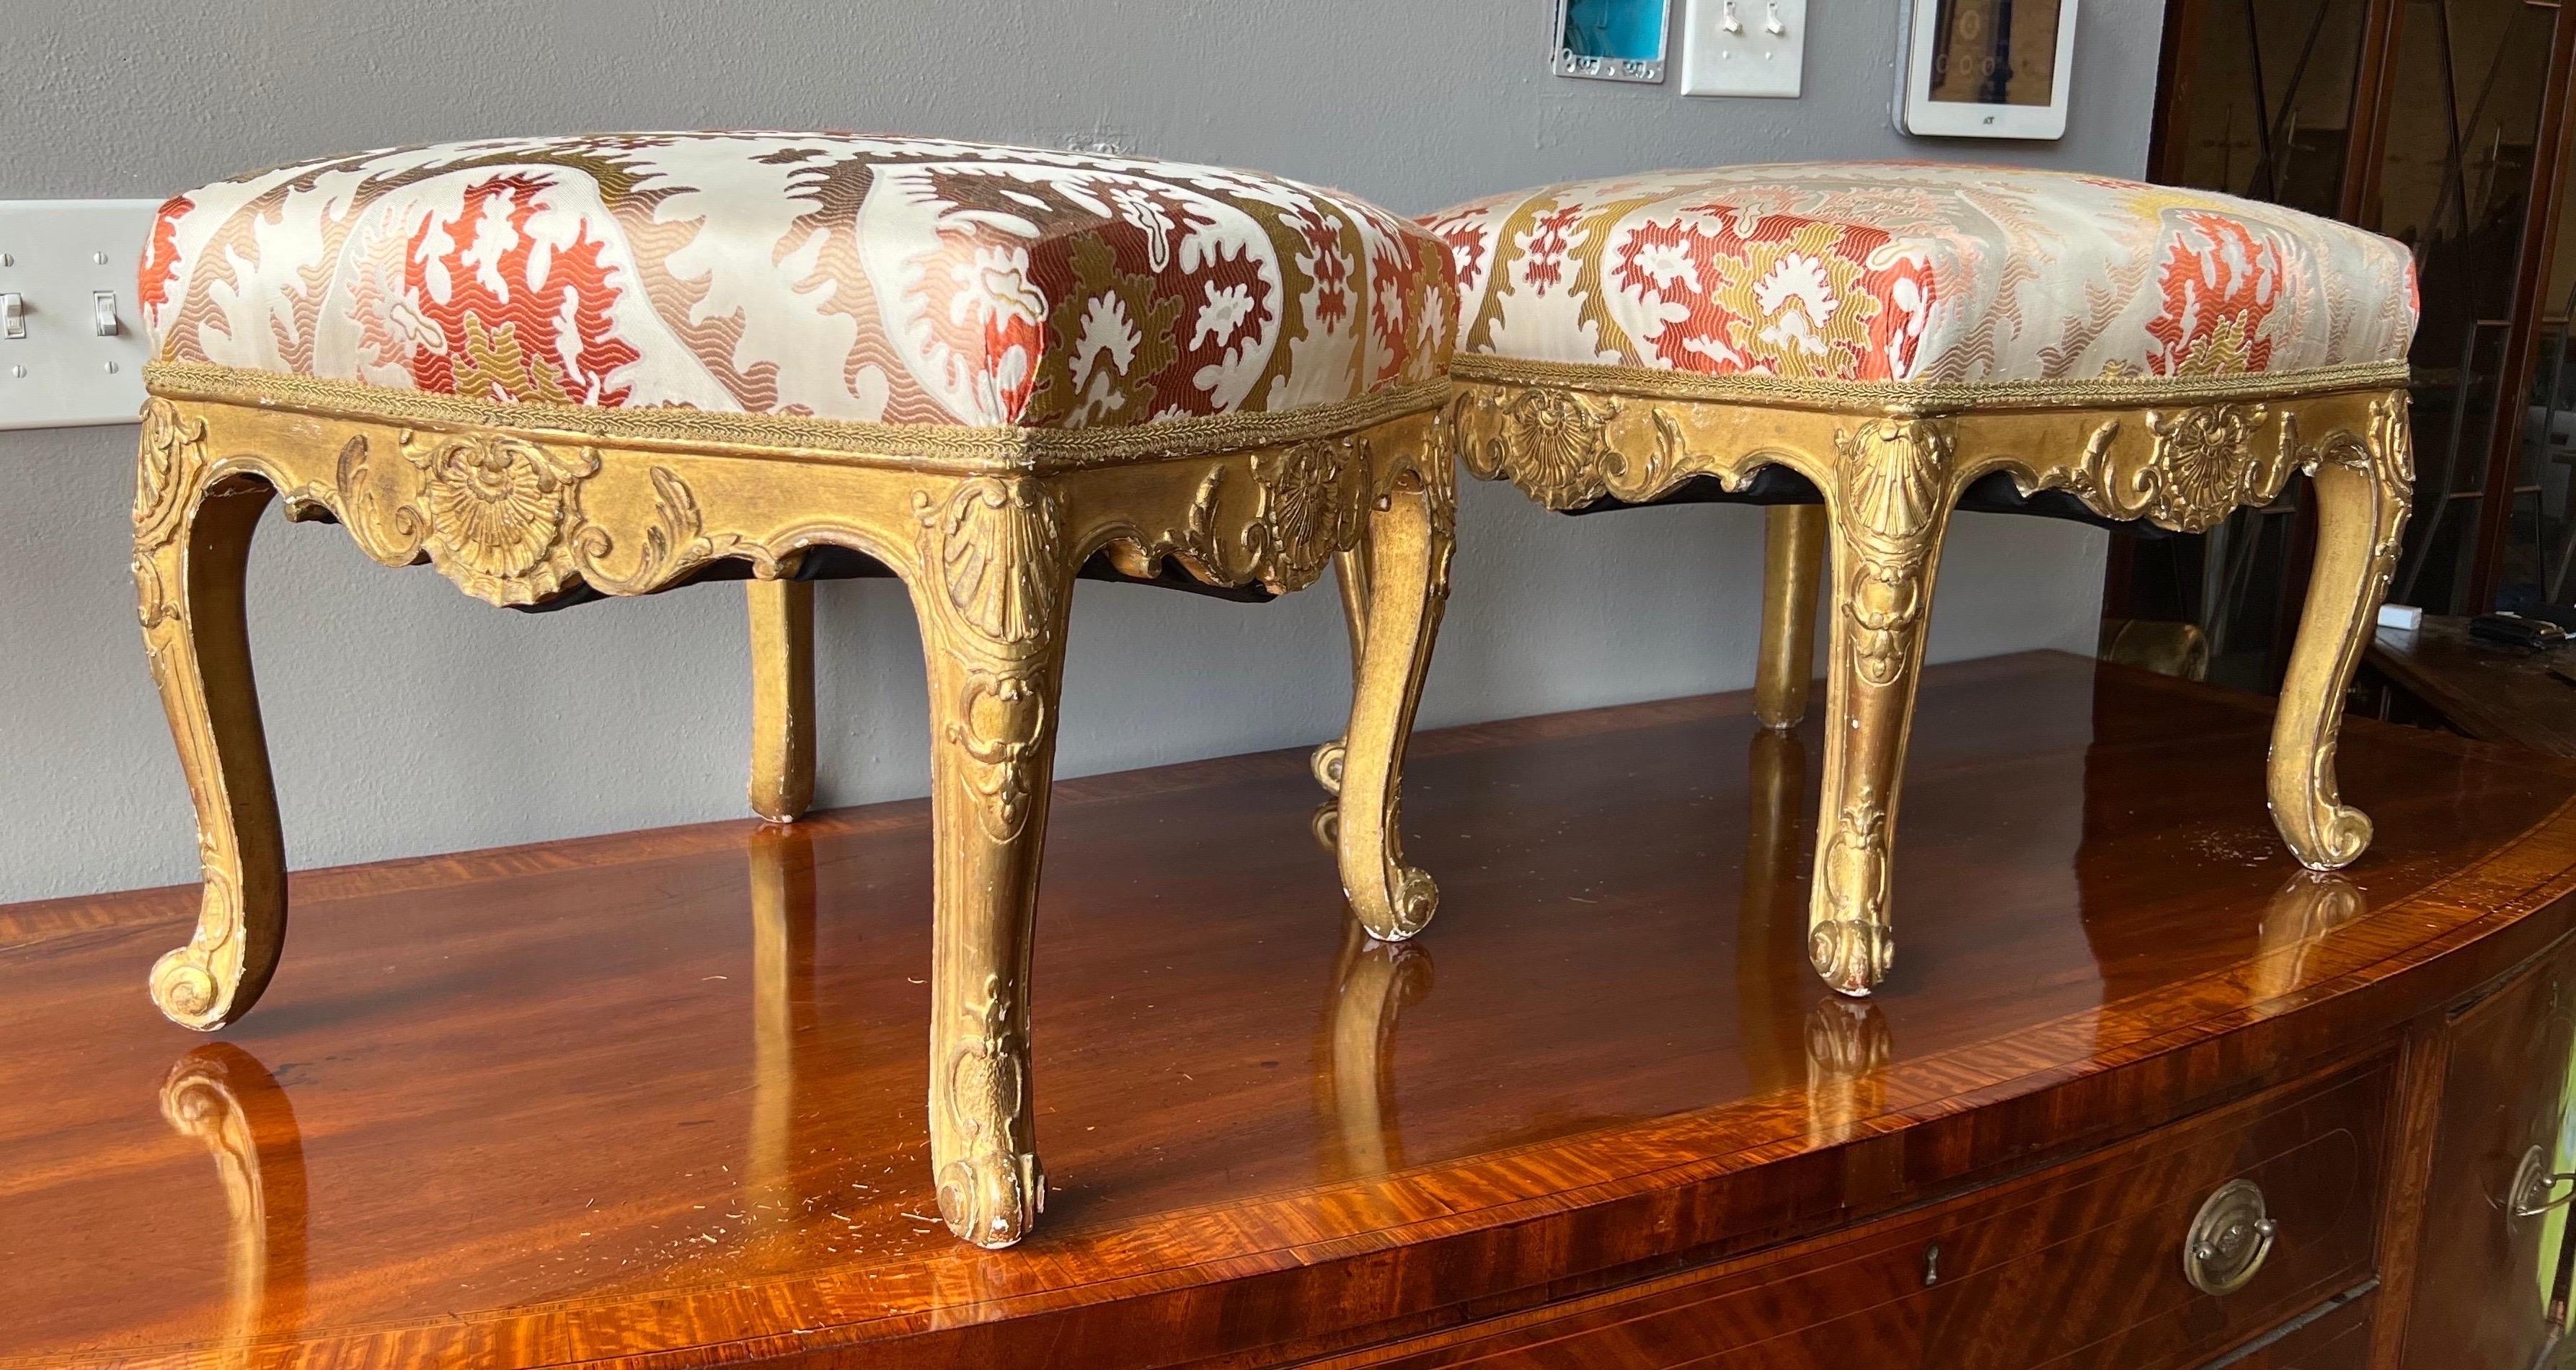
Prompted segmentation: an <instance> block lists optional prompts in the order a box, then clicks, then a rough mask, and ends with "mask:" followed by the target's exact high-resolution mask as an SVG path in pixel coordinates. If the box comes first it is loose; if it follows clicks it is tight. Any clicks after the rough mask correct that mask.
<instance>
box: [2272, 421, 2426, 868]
mask: <svg viewBox="0 0 2576 1370" xmlns="http://www.w3.org/2000/svg"><path fill="white" fill-rule="evenodd" d="M2370 416H2371V418H2370V433H2369V435H2368V436H2367V438H2359V437H2356V436H2354V435H2350V434H2344V435H2338V436H2337V437H2336V438H2333V439H2329V440H2328V441H2327V442H2326V443H2324V444H2323V445H2322V451H2321V454H2320V455H2319V457H2318V458H2317V466H2316V472H2315V483H2316V494H2317V554H2316V565H2315V569H2313V570H2312V571H2310V572H2309V575H2308V598H2307V605H2306V608H2305V609H2304V610H2303V611H2302V612H2301V613H2300V616H2299V633H2298V638H2297V641H2296V642H2295V644H2294V645H2293V646H2292V647H2291V649H2290V670H2289V675H2288V677H2287V678H2286V679H2285V680H2284V681H2283V682H2282V686H2281V702H2280V708H2279V712H2278V713H2277V714H2276V715H2275V716H2274V719H2273V722H2272V753H2271V762H2270V772H2269V776H2268V779H2269V782H2270V789H2271V801H2272V823H2273V825H2274V826H2275V827H2278V828H2279V829H2280V830H2281V840H2282V841H2284V842H2287V843H2289V845H2290V850H2291V852H2292V853H2293V854H2295V855H2296V856H2297V857H2298V858H2299V862H2300V864H2302V865H2304V866H2307V867H2308V868H2310V869H2312V870H2334V869H2336V868H2337V867H2340V866H2345V865H2349V864H2351V863H2352V862H2353V860H2354V859H2356V858H2358V857H2359V856H2360V855H2361V854H2362V852H2363V851H2365V850H2367V849H2368V848H2369V846H2370V819H2369V818H2367V817H2365V816H2364V815H2363V814H2362V812H2361V811H2360V810H2359V809H2354V808H2348V807H2346V806H2345V805H2344V803H2343V799H2342V795H2341V792H2340V791H2339V789H2338V788H2337V786H2336V784H2335V734H2336V731H2337V730H2338V729H2339V728H2340V727H2341V726H2342V723H2343V700H2344V692H2345V690H2347V689H2348V688H2349V687H2350V686H2351V684H2352V673H2353V668H2354V667H2355V666H2356V665H2358V664H2359V663H2360V661H2361V654H2362V652H2363V650H2364V649H2366V648H2367V647H2368V646H2369V644H2370V635H2371V632H2372V630H2373V628H2374V627H2375V626H2376V623H2377V620H2378V617H2379V604H2380V601H2381V600H2382V599H2383V598H2385V597H2386V596H2387V594H2388V577H2389V573H2390V572H2391V571H2392V570H2394V569H2395V568H2396V564H2397V551H2398V537H2399V534H2400V533H2402V532H2403V531H2404V530H2405V527H2406V515H2407V511H2408V506H2409V504H2410V502H2411V501H2412V499H2413V494H2414V460H2413V453H2412V449H2411V446H2410V440H2409V436H2408V431H2407V420H2406V405H2405V398H2404V396H2402V395H2394V396H2390V397H2388V398H2385V399H2382V400H2379V401H2377V402H2375V403H2374V404H2372V405H2371V409H2370Z"/></svg>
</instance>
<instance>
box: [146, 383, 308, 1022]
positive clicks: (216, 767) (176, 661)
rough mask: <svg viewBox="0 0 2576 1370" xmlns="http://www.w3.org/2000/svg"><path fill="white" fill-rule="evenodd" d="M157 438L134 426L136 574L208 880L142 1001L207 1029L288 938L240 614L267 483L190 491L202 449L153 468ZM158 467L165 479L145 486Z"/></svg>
mask: <svg viewBox="0 0 2576 1370" xmlns="http://www.w3.org/2000/svg"><path fill="white" fill-rule="evenodd" d="M168 436H169V433H168V429H167V427H166V426H165V425H161V424H154V423H147V424H146V425H145V431H144V444H145V446H146V448H147V452H146V458H145V475H144V480H143V488H142V490H141V492H140V497H139V498H138V500H137V503H136V512H135V539H134V579H135V586H136V591H137V595H138V599H139V601H140V610H141V614H142V620H143V643H144V647H145V649H146V650H147V651H148V652H149V653H150V654H151V658H152V676H153V679H154V680H155V681H157V682H158V683H159V684H160V687H161V707H162V710H163V711H164V712H165V713H167V714H168V715H169V718H170V735H171V738H172V739H173V740H174V741H175V742H177V744H178V747H179V765H180V768H181V769H182V770H184V771H185V772H186V773H187V777H188V793H189V794H190V796H191V797H192V798H194V799H195V801H196V807H197V854H198V858H199V860H200V862H201V863H202V865H203V869H204V879H205V889H204V892H203V894H202V895H201V896H200V899H199V904H198V910H197V930H196V934H195V935H194V936H193V937H191V938H189V939H188V944H187V945H186V946H184V947H180V948H179V949H177V950H175V951H173V952H171V953H169V954H168V955H166V956H163V957H162V958H161V959H160V961H159V962H157V963H156V964H155V965H154V966H153V967H152V1001H153V1002H154V1003H156V1004H158V1005H160V1006H161V1011H162V1012H163V1013H165V1014H167V1015H169V1017H170V1020H171V1021H172V1022H175V1023H178V1024H180V1025H181V1026H183V1027H192V1028H196V1029H198V1030H200V1031H208V1032H211V1031H213V1030H214V1029H216V1028H219V1027H222V1026H223V1025H224V1024H226V1023H229V1022H231V1021H233V1020H234V1019H236V1018H239V1017H240V1016H242V1015H243V1014H245V1013H247V1012H249V1011H250V1006H251V1005H252V1004H255V1003H257V1002H259V996H260V991H262V990H264V989H266V988H268V977H269V976H270V974H271V973H273V972H274V971H275V970H276V969H277V956H278V952H279V950H280V948H281V947H282V946H283V944H284V942H285V940H286V845H285V840H284V838H283V836H282V835H281V834H280V833H279V831H278V822H277V793H276V790H275V788H274V787H273V786H272V785H271V783H270V780H269V774H268V739H267V738H266V737H265V736H263V735H262V733H261V731H260V725H259V692H258V689H257V687H256V686H255V685H254V684H253V683H252V680H251V667H250V632H249V627H248V625H247V624H246V623H245V622H244V620H243V613H242V573H243V571H244V569H245V567H246V566H247V564H248V562H249V560H250V541H251V533H252V530H254V529H255V528H257V527H258V525H259V516H260V513H261V511H262V510H264V509H266V508H267V507H268V502H269V499H270V498H271V495H272V493H273V492H272V491H271V490H270V489H269V487H268V486H267V484H265V483H264V482H261V481H257V480H251V479H239V480H231V481H221V482H218V483H217V484H216V485H215V486H214V487H213V488H212V489H210V490H208V491H207V492H206V493H205V495H204V497H203V498H202V499H196V498H195V496H196V491H195V490H194V489H193V488H188V486H187V482H188V481H189V480H190V479H191V478H192V477H193V475H194V474H195V472H194V471H193V470H189V469H187V468H188V467H189V466H191V465H194V466H196V467H197V468H198V469H202V465H201V464H202V459H203V455H202V448H194V449H193V461H186V460H183V461H182V462H181V463H180V465H179V468H178V469H173V468H172V466H171V465H169V464H168V460H167V454H166V453H165V454H164V457H163V464H161V465H159V466H157V467H156V465H155V458H154V456H153V454H152V453H151V452H150V451H149V449H150V448H151V447H152V446H153V444H154V443H155V441H156V438H167V437H168ZM156 470H158V471H162V472H166V473H167V480H168V482H169V483H168V484H167V485H156V484H155V476H154V473H155V471H156ZM192 500H194V503H193V505H192V504H191V501H192Z"/></svg>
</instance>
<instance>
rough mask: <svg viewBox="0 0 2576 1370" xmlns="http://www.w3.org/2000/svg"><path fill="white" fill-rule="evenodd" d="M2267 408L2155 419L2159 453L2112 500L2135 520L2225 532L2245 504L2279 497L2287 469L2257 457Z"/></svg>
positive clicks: (2220, 408)
mask: <svg viewBox="0 0 2576 1370" xmlns="http://www.w3.org/2000/svg"><path fill="white" fill-rule="evenodd" d="M2263 414H2264V410H2263V406H2261V405H2242V404H2212V405H2204V406H2202V407H2200V408H2197V409H2185V410H2182V411H2180V412H2178V413H2163V412H2151V413H2149V414H2148V415H2147V431H2148V432H2149V433H2151V434H2153V435H2154V436H2155V451H2154V453H2153V454H2152V455H2151V456H2150V457H2149V458H2148V460H2147V464H2146V465H2144V466H2142V467H2140V468H2138V471H2137V474H2136V475H2135V476H2134V477H2132V478H2131V479H2132V485H2131V487H2130V488H2129V489H2126V490H2119V489H2116V488H2115V489H2114V490H2113V492H2112V501H2113V503H2114V504H2115V505H2118V506H2120V508H2121V511H2122V512H2124V513H2126V514H2127V515H2128V516H2130V517H2136V516H2138V515H2140V514H2143V515H2145V516H2146V517H2147V518H2149V519H2152V520H2154V521H2155V522H2156V523H2158V524H2160V525H2162V526H2164V527H2167V528H2174V529H2179V530H2181V531H2183V532H2190V533H2196V532H2201V531H2204V530H2207V529H2210V528H2214V527H2216V526H2217V525H2218V522H2219V520H2221V519H2224V518H2226V517H2227V516H2228V514H2229V513H2231V512H2233V511H2234V510H2235V509H2236V507H2237V506H2238V505H2240V504H2248V503H2254V502H2258V501H2261V500H2267V499H2270V498H2271V497H2272V496H2273V495H2276V494H2278V493H2280V489H2281V481H2282V480H2283V479H2284V478H2285V477H2286V476H2287V474H2288V469H2287V466H2286V464H2285V463H2283V462H2282V461H2281V460H2280V459H2279V457H2278V456H2277V455H2276V457H2275V458H2274V460H2273V461H2272V462H2271V463H2270V464H2269V466H2268V467H2267V466H2266V465H2265V464H2264V463H2262V461H2261V460H2260V459H2259V458H2258V457H2257V456H2256V454H2255V452H2254V428H2255V425H2257V424H2259V423H2261V422H2262V420H2263Z"/></svg>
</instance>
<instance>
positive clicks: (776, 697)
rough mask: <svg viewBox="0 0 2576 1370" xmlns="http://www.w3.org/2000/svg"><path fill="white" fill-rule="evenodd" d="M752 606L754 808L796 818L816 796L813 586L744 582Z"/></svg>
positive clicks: (775, 817)
mask: <svg viewBox="0 0 2576 1370" xmlns="http://www.w3.org/2000/svg"><path fill="white" fill-rule="evenodd" d="M743 596H744V598H745V599H746V601H748V603H749V605H750V608H751V811H752V812H753V813H756V814H759V815H760V816H761V817H763V818H765V819H768V820H769V821H770V822H772V823H793V822H795V821H796V820H797V819H798V818H800V817H802V816H803V815H804V813H805V810H806V807H807V806H808V805H810V804H812V803H813V802H814V587H813V585H812V584H811V583H809V582H806V581H801V580H753V581H745V582H744V583H743Z"/></svg>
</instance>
